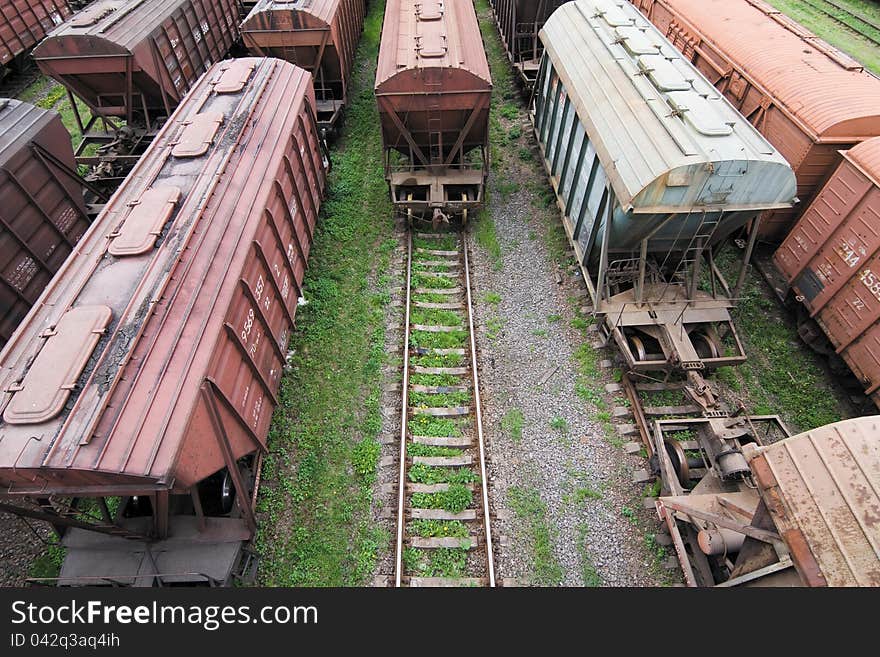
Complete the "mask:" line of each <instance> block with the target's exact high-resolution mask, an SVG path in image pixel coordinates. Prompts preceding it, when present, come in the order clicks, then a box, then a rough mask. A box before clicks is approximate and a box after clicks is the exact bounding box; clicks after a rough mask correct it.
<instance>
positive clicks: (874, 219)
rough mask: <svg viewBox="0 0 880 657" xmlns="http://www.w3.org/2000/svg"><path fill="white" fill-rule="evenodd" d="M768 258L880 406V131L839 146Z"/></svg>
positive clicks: (837, 352) (836, 351)
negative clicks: (843, 148) (836, 161)
mask: <svg viewBox="0 0 880 657" xmlns="http://www.w3.org/2000/svg"><path fill="white" fill-rule="evenodd" d="M774 262H775V263H776V266H777V268H778V269H779V270H780V271H781V272H782V274H783V275H784V276H785V278H786V280H787V281H788V282H789V284H790V285H791V287H792V290H793V292H794V293H795V295H797V296H796V298H797V299H798V300H799V301H801V302H802V303H803V304H804V306H805V307H806V309H807V311H808V312H809V315H810V317H811V318H812V319H813V320H815V321H816V323H817V324H818V325H819V326H820V327H821V329H822V331H823V332H824V333H825V335H827V336H828V339H829V340H830V342H831V346H832V347H833V349H834V351H835V353H836V354H838V355H840V356H841V357H842V358H843V360H844V361H845V362H846V364H847V365H848V366H849V368H850V369H851V370H852V372H853V373H854V374H855V375H856V377H857V378H858V379H859V380H860V381H861V383H862V384H863V385H864V387H865V391H866V393H867V394H868V395H870V396H871V397H872V398H873V400H874V402H875V403H876V404H877V405H878V406H880V137H878V138H874V139H871V140H868V141H865V142H862V143H861V144H859V145H858V146H855V147H854V148H852V149H851V150H849V151H847V152H845V153H844V154H843V162H841V164H840V166H839V167H838V168H837V171H835V172H834V174H833V175H832V176H831V178H830V179H829V180H828V182H827V183H826V184H825V186H824V187H822V189H821V190H820V191H819V193H818V194H817V195H816V198H815V199H814V200H813V202H812V203H811V204H810V206H809V207H808V208H807V209H806V211H805V212H804V214H803V215H802V216H801V218H800V220H799V221H798V222H797V223H796V224H795V226H794V228H792V231H791V233H790V234H789V235H788V237H787V238H786V239H785V241H784V242H783V243H782V245H781V246H780V247H779V250H778V251H777V252H776V254H775V255H774ZM807 328H808V327H807ZM806 333H807V334H809V332H808V331H806Z"/></svg>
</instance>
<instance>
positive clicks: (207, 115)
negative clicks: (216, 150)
mask: <svg viewBox="0 0 880 657" xmlns="http://www.w3.org/2000/svg"><path fill="white" fill-rule="evenodd" d="M222 123H223V113H222V112H203V113H201V114H196V115H195V116H194V117H193V118H192V119H191V120H189V121H188V122H186V123H184V124H183V131H182V132H181V133H180V139H178V140H177V145H175V146H174V149H173V150H172V151H171V154H172V155H173V156H174V157H199V156H200V155H204V154H205V153H207V152H208V148H210V146H211V142H213V141H214V137H216V136H217V131H218V130H219V129H220V125H221V124H222Z"/></svg>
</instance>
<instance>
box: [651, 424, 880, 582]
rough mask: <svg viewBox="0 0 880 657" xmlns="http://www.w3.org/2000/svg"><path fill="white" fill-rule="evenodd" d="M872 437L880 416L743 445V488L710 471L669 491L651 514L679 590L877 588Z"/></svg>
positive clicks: (879, 505) (879, 534)
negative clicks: (681, 584)
mask: <svg viewBox="0 0 880 657" xmlns="http://www.w3.org/2000/svg"><path fill="white" fill-rule="evenodd" d="M702 422H703V423H705V422H708V420H704V421H702ZM674 424H675V421H674V420H659V421H657V425H658V427H663V426H669V427H672V426H673V425H674ZM692 428H693V427H692ZM660 433H661V432H660V431H658V435H659V434H660ZM878 433H880V416H873V417H862V418H856V419H853V420H846V421H843V422H837V423H835V424H831V425H828V426H824V427H819V428H818V429H813V430H811V431H807V432H805V433H802V434H799V435H797V436H792V437H790V438H786V439H783V440H780V441H778V442H773V443H767V444H761V443H760V442H759V443H753V444H750V445H747V446H746V448H745V449H744V453H745V457H746V459H747V460H748V466H749V471H748V478H749V483H750V485H749V486H747V487H743V488H741V489H740V490H732V489H731V487H730V484H729V483H727V482H725V481H723V480H722V479H721V478H720V477H718V475H717V473H716V472H714V471H712V470H708V471H704V474H703V475H702V477H700V478H699V479H698V480H697V481H692V482H691V483H690V484H689V486H690V487H689V488H685V487H683V486H681V485H676V484H673V490H672V491H670V494H668V495H664V496H662V497H660V498H659V499H658V500H657V510H658V512H659V514H660V517H661V519H663V520H665V521H666V524H667V526H668V527H669V530H670V533H671V535H672V541H673V545H674V546H675V550H676V552H677V554H678V557H679V560H680V561H681V564H682V568H683V570H684V576H685V581H686V583H687V584H688V585H689V586H880V553H878V551H877V545H878V544H880V525H878V523H877V517H878V515H880V496H878V491H880V450H878V448H877V435H878ZM658 447H659V448H660V449H661V450H662V449H663V446H662V442H658ZM668 475H669V476H668V481H671V482H676V481H677V477H676V474H675V473H674V472H669V473H668ZM689 537H695V540H688V539H689Z"/></svg>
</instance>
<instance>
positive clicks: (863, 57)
mask: <svg viewBox="0 0 880 657" xmlns="http://www.w3.org/2000/svg"><path fill="white" fill-rule="evenodd" d="M768 2H769V3H770V4H771V5H773V6H774V7H776V8H777V9H779V10H780V11H783V12H785V13H786V14H788V15H789V16H791V17H792V18H793V19H795V20H796V21H797V22H799V23H800V24H801V25H803V26H804V27H806V28H807V29H808V30H810V31H811V32H813V33H815V34H816V35H817V36H819V37H821V38H823V39H825V41H827V42H828V43H830V44H831V45H832V46H835V47H837V48H839V49H840V50H843V51H844V52H846V53H848V54H849V55H851V56H852V57H854V58H855V59H856V60H858V61H859V62H861V63H862V64H864V65H865V67H867V68H868V69H870V70H871V71H873V72H874V73H876V74H878V75H880V46H878V45H877V44H876V43H874V42H872V41H871V40H870V39H867V38H865V37H864V36H863V35H862V34H859V32H860V31H861V32H864V33H866V34H870V35H871V36H872V37H873V38H875V39H880V30H875V29H873V28H871V27H869V26H867V25H865V24H863V23H861V22H860V21H858V20H855V19H853V18H852V17H850V16H847V14H846V12H843V11H840V10H839V9H837V8H835V7H834V6H833V5H830V4H828V3H827V2H823V0H813V3H814V4H816V5H819V6H822V7H824V8H825V9H826V10H828V11H829V12H830V13H831V14H833V15H834V16H836V17H837V18H839V19H840V20H842V21H843V22H844V23H847V24H848V25H851V26H852V27H847V26H846V25H841V23H839V22H838V21H836V20H834V19H833V18H831V17H830V16H828V15H826V14H825V13H823V12H822V11H820V10H819V9H816V8H815V7H811V6H810V5H809V4H807V3H805V2H802V1H800V0H768ZM836 3H837V4H839V5H841V6H843V7H844V8H846V9H848V10H850V11H853V12H856V13H858V14H861V15H862V16H865V17H866V18H868V19H869V20H871V21H872V22H873V23H874V24H877V25H880V6H878V5H877V3H876V2H869V1H868V0H836ZM853 28H855V29H853Z"/></svg>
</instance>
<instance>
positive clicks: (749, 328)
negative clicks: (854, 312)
mask: <svg viewBox="0 0 880 657" xmlns="http://www.w3.org/2000/svg"><path fill="white" fill-rule="evenodd" d="M740 258H741V252H739V251H738V250H735V249H733V248H728V249H726V250H725V251H723V252H722V254H721V256H720V257H719V259H718V263H719V267H720V268H721V270H722V272H723V273H724V275H725V276H727V280H735V278H736V276H735V273H734V271H735V270H736V269H737V267H738V266H739V262H740V260H739V259H740ZM733 320H734V323H735V325H736V328H737V330H738V331H739V334H740V338H741V340H742V342H743V345H744V347H745V352H746V354H748V360H746V362H745V363H744V364H742V365H740V366H739V367H737V368H734V369H731V370H726V371H725V373H724V377H723V378H724V381H725V383H726V384H727V385H728V386H729V387H731V389H732V390H733V391H734V392H735V393H737V394H739V395H740V396H742V397H743V398H744V400H745V401H746V402H747V406H750V407H751V408H750V409H749V410H750V411H751V412H752V413H753V414H756V415H776V414H778V415H780V416H782V418H783V419H784V420H785V421H786V423H787V424H789V427H790V428H792V429H796V430H800V431H805V430H807V429H813V428H815V427H818V426H821V425H823V424H830V423H832V422H837V421H839V420H840V419H841V418H842V417H843V415H844V412H843V411H844V409H843V407H842V405H841V403H840V402H839V401H838V399H837V397H836V396H835V395H834V393H833V391H832V388H831V386H830V385H829V382H828V379H827V376H826V373H825V371H824V370H823V368H822V364H821V360H820V358H821V357H820V356H818V355H817V354H814V353H813V352H811V351H810V350H809V348H808V347H806V346H805V345H804V344H803V343H802V342H801V340H800V338H799V337H798V334H797V327H796V326H795V325H794V323H793V322H792V321H791V320H790V319H789V318H788V317H787V316H785V315H784V313H783V312H782V311H781V310H780V308H779V305H778V303H777V302H776V299H775V298H774V297H773V296H772V293H771V292H770V290H769V288H768V287H767V285H766V283H765V282H764V280H763V279H762V278H760V274H758V273H757V272H756V271H755V270H754V268H751V269H750V272H749V275H748V276H747V277H746V283H745V286H744V287H743V291H742V295H741V300H740V302H739V303H738V304H737V307H736V309H735V310H734V312H733ZM749 402H751V403H750V404H749Z"/></svg>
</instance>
